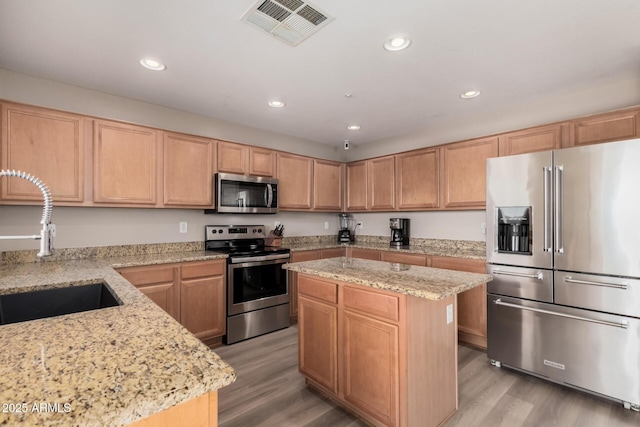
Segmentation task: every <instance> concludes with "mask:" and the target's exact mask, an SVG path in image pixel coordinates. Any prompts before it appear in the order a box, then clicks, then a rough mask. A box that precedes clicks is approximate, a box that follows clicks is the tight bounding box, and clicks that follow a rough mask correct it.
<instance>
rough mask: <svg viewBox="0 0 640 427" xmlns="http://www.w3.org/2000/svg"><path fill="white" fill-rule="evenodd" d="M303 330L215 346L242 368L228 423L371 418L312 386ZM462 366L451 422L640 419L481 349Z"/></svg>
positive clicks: (556, 424)
mask: <svg viewBox="0 0 640 427" xmlns="http://www.w3.org/2000/svg"><path fill="white" fill-rule="evenodd" d="M297 336H298V328H297V326H292V327H290V328H287V329H283V330H281V331H277V332H274V333H271V334H268V335H263V336H261V337H257V338H253V339H251V340H247V341H244V342H240V343H237V344H233V345H231V346H224V347H218V348H216V349H215V352H216V353H218V354H219V355H220V356H221V357H222V358H223V359H225V360H226V361H227V362H229V363H230V364H231V366H233V367H234V368H235V369H236V371H237V373H238V379H237V380H236V382H235V383H234V384H231V385H230V386H227V387H225V388H223V389H221V390H220V391H219V426H220V427H249V426H250V427H254V426H255V427H258V426H262V427H271V426H278V427H280V426H282V427H323V426H330V427H347V426H348V427H357V426H365V425H366V424H364V423H363V422H362V421H359V420H358V419H357V418H356V417H355V416H353V415H351V414H349V413H347V412H346V411H344V410H343V409H341V408H339V407H337V406H335V405H334V404H333V403H332V402H331V401H329V400H327V399H325V398H323V397H321V396H320V395H318V394H317V393H315V392H313V391H312V390H310V389H309V388H307V387H306V386H305V383H304V379H303V377H302V375H300V373H298V341H297ZM458 369H459V374H458V384H459V410H458V412H457V413H456V415H455V416H454V417H453V418H452V419H451V420H449V422H447V423H446V424H445V427H495V426H505V427H518V426H524V427H534V426H535V427H540V426H545V427H568V426H576V427H578V426H579V427H605V426H606V427H626V426H629V427H631V426H640V413H637V412H633V411H629V410H625V409H624V408H623V407H622V405H621V404H618V403H616V402H611V401H609V400H606V399H601V398H599V397H596V396H592V395H590V394H587V393H582V392H578V391H575V390H571V389H569V388H566V387H563V386H560V385H557V384H553V383H549V382H547V381H544V380H541V379H538V378H535V377H532V376H530V375H526V374H522V373H520V372H517V371H513V370H510V369H507V368H495V367H493V366H491V365H490V364H489V361H488V359H487V356H486V354H485V353H484V352H482V351H478V350H476V349H472V348H469V347H465V346H459V347H458ZM411 427H413V426H411ZM416 427H419V426H416Z"/></svg>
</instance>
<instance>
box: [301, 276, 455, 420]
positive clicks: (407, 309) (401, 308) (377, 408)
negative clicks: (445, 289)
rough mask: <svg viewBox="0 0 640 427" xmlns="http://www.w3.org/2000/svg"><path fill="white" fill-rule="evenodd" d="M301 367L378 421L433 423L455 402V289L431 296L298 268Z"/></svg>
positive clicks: (314, 382)
mask: <svg viewBox="0 0 640 427" xmlns="http://www.w3.org/2000/svg"><path fill="white" fill-rule="evenodd" d="M297 281H298V295H299V297H298V298H299V310H300V311H299V313H300V314H299V327H298V329H299V335H298V340H299V343H298V344H299V346H298V349H299V367H300V372H301V373H302V374H303V375H305V377H306V378H307V382H308V384H309V385H310V386H312V387H313V388H315V389H316V390H318V391H320V392H321V393H323V394H325V395H326V396H328V397H329V398H331V399H332V400H334V401H336V402H337V403H339V404H340V405H342V406H344V407H345V408H347V409H349V410H350V411H352V412H354V413H356V414H357V415H358V416H360V417H361V418H362V419H364V420H365V421H366V422H367V423H368V424H371V425H374V426H414V425H416V426H417V425H420V426H436V425H440V424H442V423H443V422H444V421H445V420H446V419H448V418H449V417H450V416H451V415H453V413H455V411H456V410H457V406H458V401H457V395H458V394H457V393H458V390H457V360H456V355H457V339H456V325H455V322H450V323H447V320H446V307H447V306H448V305H449V306H453V307H452V308H453V310H455V304H456V299H455V296H451V297H449V298H447V299H444V300H441V301H431V300H427V299H423V298H416V297H411V296H407V295H401V294H396V293H392V292H387V291H382V290H377V289H372V288H368V287H365V286H359V285H354V284H350V283H344V282H339V281H332V280H327V279H321V278H318V277H315V276H310V275H307V274H302V273H299V274H298V275H297Z"/></svg>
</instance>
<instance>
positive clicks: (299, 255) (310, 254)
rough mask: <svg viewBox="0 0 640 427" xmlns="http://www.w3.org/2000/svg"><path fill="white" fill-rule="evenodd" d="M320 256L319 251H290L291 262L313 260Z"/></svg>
mask: <svg viewBox="0 0 640 427" xmlns="http://www.w3.org/2000/svg"><path fill="white" fill-rule="evenodd" d="M319 258H320V251H302V252H291V262H303V261H313V260H316V259H319Z"/></svg>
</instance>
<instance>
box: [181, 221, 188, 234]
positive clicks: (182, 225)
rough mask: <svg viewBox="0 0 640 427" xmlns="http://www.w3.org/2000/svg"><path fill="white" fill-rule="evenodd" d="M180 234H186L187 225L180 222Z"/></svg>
mask: <svg viewBox="0 0 640 427" xmlns="http://www.w3.org/2000/svg"><path fill="white" fill-rule="evenodd" d="M180 232H181V233H186V232H187V223H186V222H184V221H182V222H180Z"/></svg>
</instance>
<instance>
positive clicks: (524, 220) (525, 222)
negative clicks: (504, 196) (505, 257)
mask: <svg viewBox="0 0 640 427" xmlns="http://www.w3.org/2000/svg"><path fill="white" fill-rule="evenodd" d="M496 224H497V227H496V230H497V234H498V235H497V236H496V239H497V245H496V247H497V249H498V252H508V253H516V254H522V255H531V206H509V207H498V208H496Z"/></svg>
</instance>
